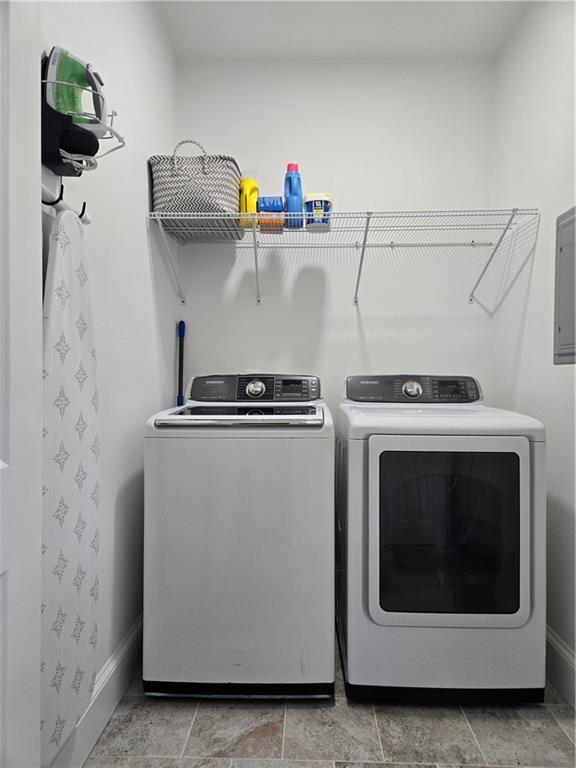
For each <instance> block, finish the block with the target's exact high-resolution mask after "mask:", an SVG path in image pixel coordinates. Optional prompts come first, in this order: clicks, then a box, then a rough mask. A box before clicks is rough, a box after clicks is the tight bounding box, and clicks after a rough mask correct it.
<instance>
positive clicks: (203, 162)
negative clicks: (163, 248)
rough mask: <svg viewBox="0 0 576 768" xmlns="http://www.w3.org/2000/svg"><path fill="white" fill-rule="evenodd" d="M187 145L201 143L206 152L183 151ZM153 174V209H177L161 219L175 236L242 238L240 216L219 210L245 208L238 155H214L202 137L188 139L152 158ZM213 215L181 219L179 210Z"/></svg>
mask: <svg viewBox="0 0 576 768" xmlns="http://www.w3.org/2000/svg"><path fill="white" fill-rule="evenodd" d="M183 144H195V145H196V146H197V147H199V148H200V149H201V150H202V153H203V154H202V155H185V156H183V157H181V156H179V155H178V150H179V149H180V147H181V146H182V145H183ZM148 165H149V167H150V174H151V188H152V211H153V212H154V213H161V214H162V213H163V214H171V216H170V217H166V218H162V219H161V226H163V227H164V230H165V231H166V233H167V234H168V235H170V237H172V238H174V240H178V241H179V242H181V243H190V242H210V241H213V240H218V241H221V240H241V239H242V237H244V230H243V229H242V228H241V227H240V225H239V223H238V220H237V219H231V218H229V217H226V218H219V217H218V216H214V214H218V213H226V214H236V213H238V210H239V200H240V180H241V173H240V169H239V167H238V164H237V163H236V160H234V158H233V157H229V156H228V155H209V154H208V153H207V152H206V150H205V149H204V147H203V146H202V145H201V144H199V143H198V142H197V141H192V139H185V140H184V141H181V142H179V143H178V144H176V146H175V147H174V152H172V154H171V155H153V156H152V157H150V158H149V159H148ZM189 213H194V214H199V213H207V214H211V215H210V216H209V217H208V216H207V217H206V218H203V217H201V216H194V217H193V218H185V217H182V218H179V217H178V214H189Z"/></svg>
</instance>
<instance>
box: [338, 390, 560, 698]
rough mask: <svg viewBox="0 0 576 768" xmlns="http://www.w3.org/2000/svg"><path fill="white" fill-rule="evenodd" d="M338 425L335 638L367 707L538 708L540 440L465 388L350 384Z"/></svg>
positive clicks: (532, 423) (350, 681) (354, 690)
mask: <svg viewBox="0 0 576 768" xmlns="http://www.w3.org/2000/svg"><path fill="white" fill-rule="evenodd" d="M346 386H347V393H346V394H347V399H346V400H345V401H344V402H343V403H342V404H341V405H340V407H339V408H338V410H337V412H336V414H335V425H336V443H337V470H336V471H337V492H336V496H337V501H336V508H337V598H336V600H337V622H338V635H339V640H340V646H341V649H342V653H343V663H344V672H345V678H346V684H347V692H348V694H349V695H350V696H353V697H356V698H362V697H365V696H369V697H371V698H384V699H386V698H389V699H400V700H401V699H408V698H419V699H428V698H431V699H438V698H443V699H445V700H446V699H454V700H498V699H504V700H505V699H508V700H514V701H520V700H524V701H540V700H542V697H543V693H544V684H545V632H546V593H545V546H546V544H545V534H546V522H545V504H546V500H545V476H544V472H545V466H544V461H545V433H544V427H543V426H542V424H541V423H540V422H538V421H536V420H535V419H532V418H530V417H528V416H523V415H521V414H518V413H512V412H510V411H504V410H497V409H494V408H489V407H487V406H485V405H484V403H483V402H482V395H481V391H480V386H479V384H478V382H477V381H475V380H474V379H473V378H471V377H468V376H450V377H447V376H420V375H400V376H353V377H351V378H349V379H348V380H347V385H346Z"/></svg>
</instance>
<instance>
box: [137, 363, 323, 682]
mask: <svg viewBox="0 0 576 768" xmlns="http://www.w3.org/2000/svg"><path fill="white" fill-rule="evenodd" d="M188 397H189V399H188V401H187V402H186V404H185V405H184V406H181V407H178V408H171V409H170V410H168V411H163V412H162V413H159V414H157V415H156V416H153V417H152V418H151V419H150V420H149V422H148V426H147V432H146V438H145V534H144V538H145V541H144V649H143V656H144V658H143V678H144V690H145V692H146V693H147V694H156V695H191V696H223V697H227V696H230V697H238V696H240V697H243V696H255V697H263V696H271V697H292V696H294V697H307V696H312V697H316V696H320V697H321V696H326V697H327V696H331V695H332V694H333V688H334V430H333V424H332V417H331V415H330V411H329V410H328V408H327V407H326V405H325V403H324V401H323V400H322V399H321V392H320V382H319V380H318V379H317V378H316V377H314V376H298V375H262V374H253V375H252V374H251V375H214V376H200V377H197V378H195V379H193V381H192V382H191V386H190V388H189V392H188Z"/></svg>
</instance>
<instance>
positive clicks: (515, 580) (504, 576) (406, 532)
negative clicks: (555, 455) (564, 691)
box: [368, 435, 531, 627]
mask: <svg viewBox="0 0 576 768" xmlns="http://www.w3.org/2000/svg"><path fill="white" fill-rule="evenodd" d="M368 444H369V525H368V536H369V542H368V551H369V565H368V571H369V579H368V604H369V611H370V615H371V617H372V619H373V620H374V621H375V622H376V623H378V624H384V625H395V626H422V627H519V626H522V625H523V624H525V623H526V621H527V620H528V618H529V616H530V508H531V500H530V444H529V442H528V440H527V439H526V438H524V437H480V436H479V437H460V436H458V437H456V436H455V437H452V436H442V435H438V436H436V435H434V436H419V435H417V436H414V435H373V436H372V437H370V438H369V441H368Z"/></svg>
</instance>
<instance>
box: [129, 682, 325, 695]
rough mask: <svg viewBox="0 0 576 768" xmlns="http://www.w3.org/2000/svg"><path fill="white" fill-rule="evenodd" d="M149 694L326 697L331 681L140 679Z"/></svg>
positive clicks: (145, 691)
mask: <svg viewBox="0 0 576 768" xmlns="http://www.w3.org/2000/svg"><path fill="white" fill-rule="evenodd" d="M143 685H144V693H145V694H147V695H149V696H192V697H195V698H207V699H208V698H214V699H330V698H332V697H333V696H334V683H173V682H168V681H164V680H144V681H143Z"/></svg>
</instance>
